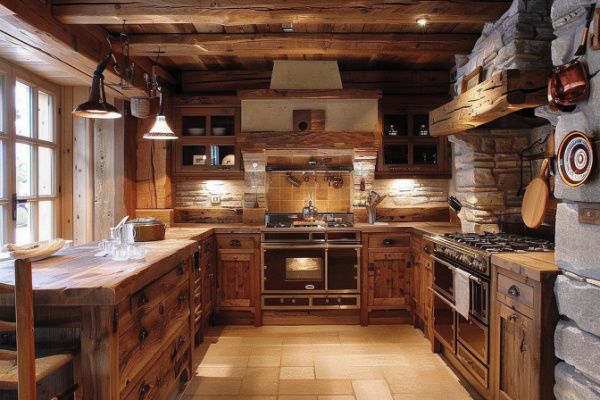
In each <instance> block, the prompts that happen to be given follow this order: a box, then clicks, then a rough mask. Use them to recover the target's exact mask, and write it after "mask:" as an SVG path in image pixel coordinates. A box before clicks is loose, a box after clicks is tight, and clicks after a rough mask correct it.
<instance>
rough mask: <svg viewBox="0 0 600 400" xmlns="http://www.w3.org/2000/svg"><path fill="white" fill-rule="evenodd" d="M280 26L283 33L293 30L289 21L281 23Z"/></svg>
mask: <svg viewBox="0 0 600 400" xmlns="http://www.w3.org/2000/svg"><path fill="white" fill-rule="evenodd" d="M281 28H282V29H283V31H284V32H285V33H292V32H294V25H292V23H291V22H287V23H285V24H281Z"/></svg>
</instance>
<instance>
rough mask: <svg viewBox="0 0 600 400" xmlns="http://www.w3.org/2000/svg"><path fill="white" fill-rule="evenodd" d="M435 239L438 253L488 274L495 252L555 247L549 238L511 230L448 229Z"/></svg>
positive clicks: (464, 267) (536, 250)
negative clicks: (479, 232) (500, 231)
mask: <svg viewBox="0 0 600 400" xmlns="http://www.w3.org/2000/svg"><path fill="white" fill-rule="evenodd" d="M432 241H433V242H434V250H433V252H434V254H435V255H436V256H438V257H440V258H442V259H445V260H447V261H450V262H452V263H458V264H459V265H460V266H461V267H462V268H463V269H466V270H469V271H471V272H475V273H478V274H481V275H484V276H485V277H489V276H490V265H491V256H492V254H495V253H514V252H521V253H524V252H546V251H554V243H553V242H551V241H549V240H545V239H539V238H534V237H527V236H521V235H514V234H508V233H485V234H482V235H478V234H475V233H447V234H445V235H442V236H435V237H433V238H432Z"/></svg>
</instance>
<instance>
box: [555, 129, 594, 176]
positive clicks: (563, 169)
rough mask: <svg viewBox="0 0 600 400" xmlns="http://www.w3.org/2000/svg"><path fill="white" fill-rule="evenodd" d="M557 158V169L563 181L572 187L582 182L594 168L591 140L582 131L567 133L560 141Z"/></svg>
mask: <svg viewBox="0 0 600 400" xmlns="http://www.w3.org/2000/svg"><path fill="white" fill-rule="evenodd" d="M557 160H558V171H559V173H560V177H561V179H562V180H563V182H564V183H566V184H567V185H569V186H572V187H576V186H579V185H582V184H584V183H585V182H586V181H587V180H588V179H589V178H590V175H591V174H592V171H593V168H594V151H593V145H592V141H591V140H590V139H589V138H588V137H587V136H586V135H585V134H584V133H583V132H579V131H573V132H571V133H569V134H568V135H567V136H565V137H564V139H563V140H562V141H561V142H560V146H559V147H558V153H557Z"/></svg>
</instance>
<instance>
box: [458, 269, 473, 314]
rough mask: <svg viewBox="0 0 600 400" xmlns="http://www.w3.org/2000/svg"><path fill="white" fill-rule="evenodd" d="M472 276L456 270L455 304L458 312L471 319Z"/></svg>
mask: <svg viewBox="0 0 600 400" xmlns="http://www.w3.org/2000/svg"><path fill="white" fill-rule="evenodd" d="M470 280H471V274H469V273H468V272H466V271H463V270H462V269H460V268H456V269H455V270H454V304H455V307H456V311H457V312H458V313H459V314H460V315H462V316H463V317H465V318H466V319H469V309H470V308H471V304H470V303H471V283H470Z"/></svg>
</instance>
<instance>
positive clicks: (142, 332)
mask: <svg viewBox="0 0 600 400" xmlns="http://www.w3.org/2000/svg"><path fill="white" fill-rule="evenodd" d="M148 335H149V333H148V331H147V330H146V328H142V329H140V333H139V334H138V339H140V342H143V341H144V340H146V338H147V337H148Z"/></svg>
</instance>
